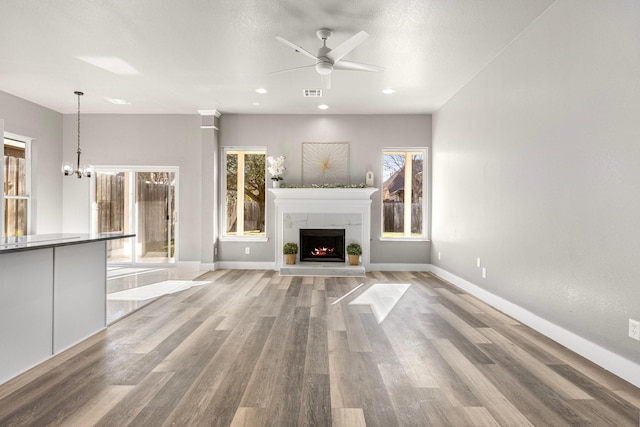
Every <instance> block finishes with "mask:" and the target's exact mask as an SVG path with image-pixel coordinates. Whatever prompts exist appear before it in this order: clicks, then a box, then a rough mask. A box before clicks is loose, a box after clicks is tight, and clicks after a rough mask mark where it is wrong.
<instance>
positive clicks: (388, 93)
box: [382, 87, 396, 95]
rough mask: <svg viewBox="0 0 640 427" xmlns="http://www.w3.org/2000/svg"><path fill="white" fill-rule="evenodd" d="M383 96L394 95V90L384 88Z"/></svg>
mask: <svg viewBox="0 0 640 427" xmlns="http://www.w3.org/2000/svg"><path fill="white" fill-rule="evenodd" d="M382 93H384V94H385V95H391V94H392V93H396V90H395V89H394V88H392V87H389V88H386V89H384V90H383V91H382Z"/></svg>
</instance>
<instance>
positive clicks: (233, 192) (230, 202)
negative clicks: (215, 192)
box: [226, 153, 238, 234]
mask: <svg viewBox="0 0 640 427" xmlns="http://www.w3.org/2000/svg"><path fill="white" fill-rule="evenodd" d="M237 205H238V154H233V153H227V228H226V229H227V234H236V230H237V227H236V225H237V218H238V209H237Z"/></svg>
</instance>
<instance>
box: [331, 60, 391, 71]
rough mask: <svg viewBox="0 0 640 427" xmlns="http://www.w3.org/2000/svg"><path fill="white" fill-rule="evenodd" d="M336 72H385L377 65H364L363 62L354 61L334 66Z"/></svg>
mask: <svg viewBox="0 0 640 427" xmlns="http://www.w3.org/2000/svg"><path fill="white" fill-rule="evenodd" d="M333 69H334V70H352V71H371V72H374V73H381V72H383V71H384V68H383V67H378V66H377V65H369V64H363V63H361V62H353V61H340V62H337V63H335V64H333Z"/></svg>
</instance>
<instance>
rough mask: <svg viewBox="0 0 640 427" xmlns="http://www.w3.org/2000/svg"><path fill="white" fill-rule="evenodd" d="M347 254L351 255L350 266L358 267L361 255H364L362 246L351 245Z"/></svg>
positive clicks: (348, 246) (357, 244)
mask: <svg viewBox="0 0 640 427" xmlns="http://www.w3.org/2000/svg"><path fill="white" fill-rule="evenodd" d="M347 254H348V255H349V265H358V263H359V262H360V255H362V246H360V244H359V243H349V245H347Z"/></svg>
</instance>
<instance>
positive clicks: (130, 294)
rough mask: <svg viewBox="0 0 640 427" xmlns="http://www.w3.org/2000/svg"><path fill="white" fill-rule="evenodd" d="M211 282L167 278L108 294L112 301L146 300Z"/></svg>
mask: <svg viewBox="0 0 640 427" xmlns="http://www.w3.org/2000/svg"><path fill="white" fill-rule="evenodd" d="M208 283H211V282H206V281H196V280H165V281H163V282H158V283H152V284H150V285H144V286H139V287H137V288H132V289H126V290H124V291H120V292H114V293H111V294H108V295H107V299H108V300H111V301H144V300H149V299H153V298H158V297H160V296H162V295H165V294H173V293H176V292H180V291H184V290H185V289H189V288H191V287H192V286H202V285H206V284H208Z"/></svg>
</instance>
